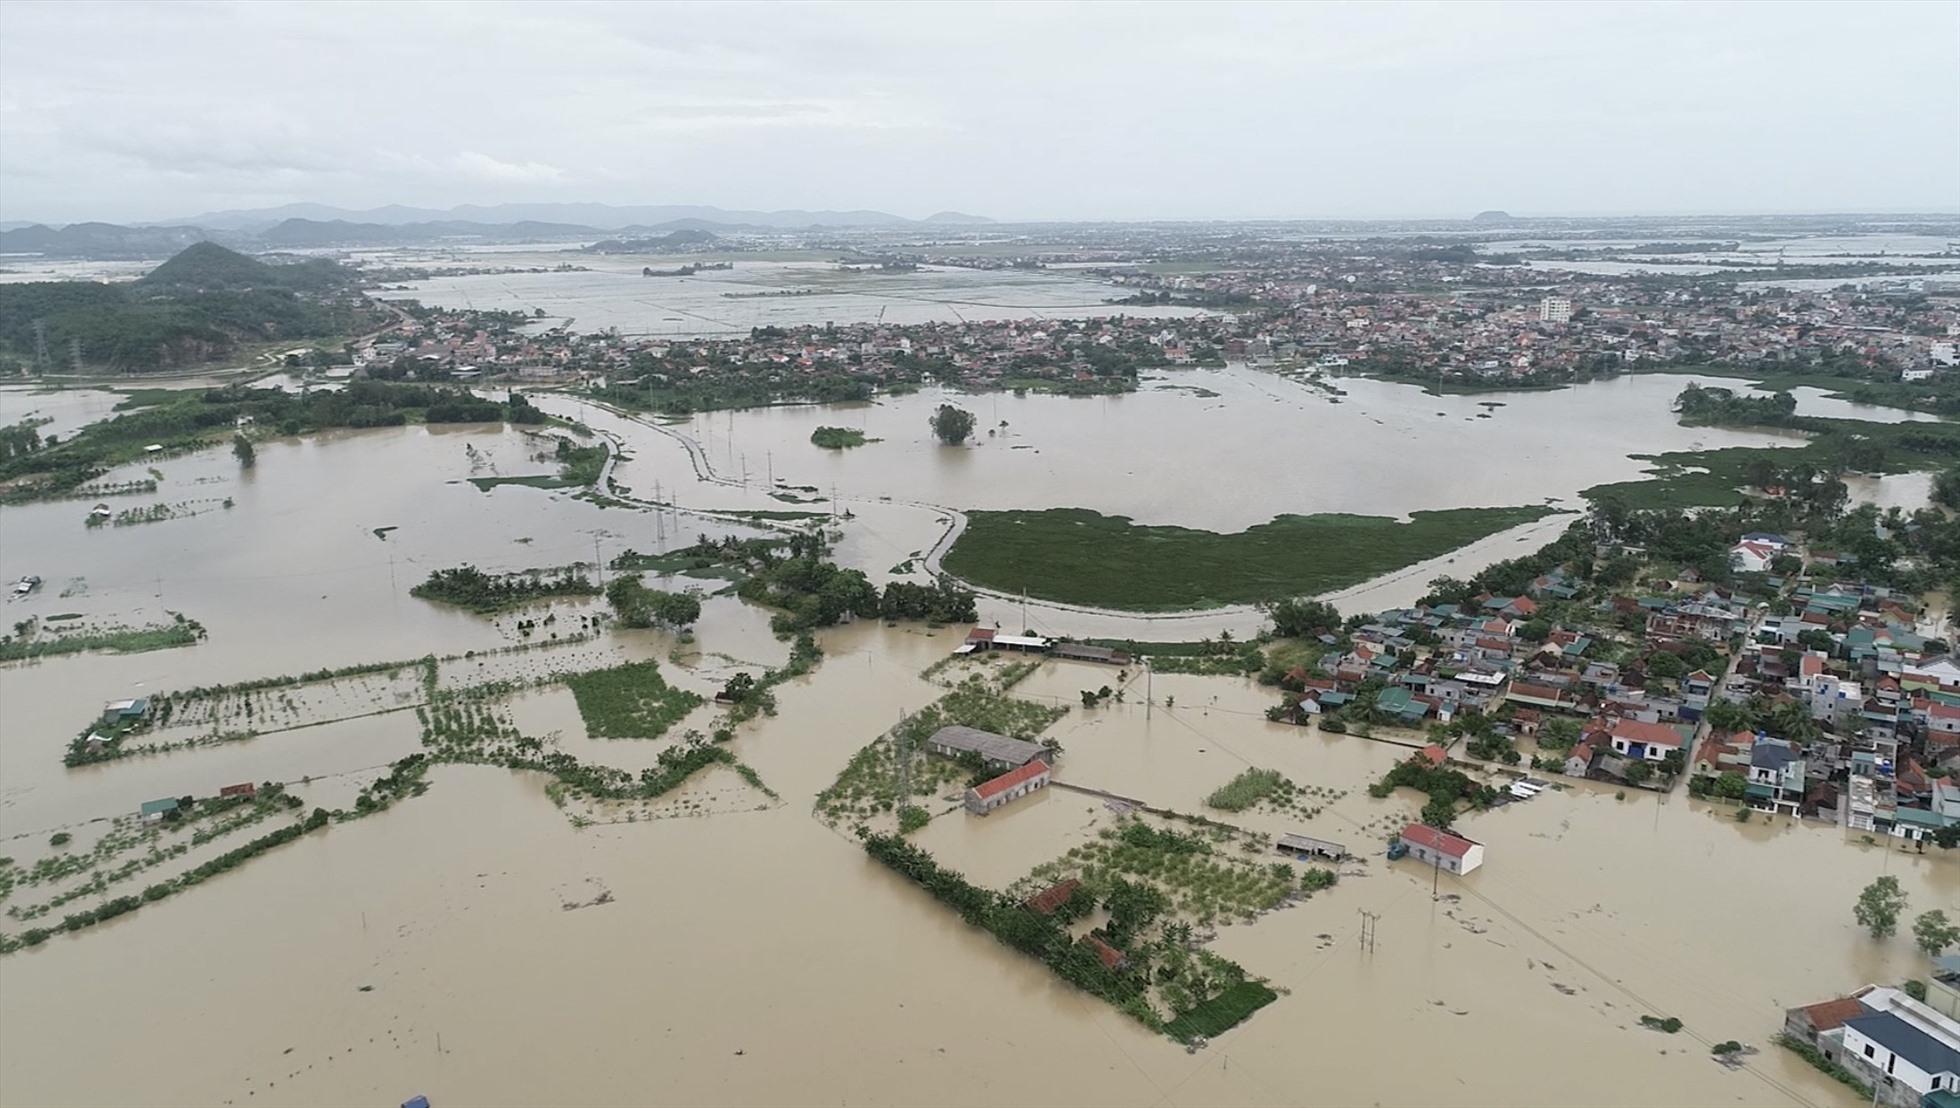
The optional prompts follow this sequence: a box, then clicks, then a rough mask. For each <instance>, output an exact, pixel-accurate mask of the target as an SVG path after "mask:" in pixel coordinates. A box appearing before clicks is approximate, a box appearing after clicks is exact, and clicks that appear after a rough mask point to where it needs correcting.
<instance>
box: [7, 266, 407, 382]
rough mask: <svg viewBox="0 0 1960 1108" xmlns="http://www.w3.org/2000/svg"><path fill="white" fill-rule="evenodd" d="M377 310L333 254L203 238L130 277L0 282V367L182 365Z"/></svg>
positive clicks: (318, 335)
mask: <svg viewBox="0 0 1960 1108" xmlns="http://www.w3.org/2000/svg"><path fill="white" fill-rule="evenodd" d="M381 318H382V316H381V314H380V313H379V312H378V310H377V309H374V308H372V307H371V306H369V305H367V303H366V302H365V300H364V299H363V298H362V297H361V296H360V294H359V293H358V292H357V291H355V290H354V288H353V282H352V279H351V275H350V274H349V272H348V271H347V270H345V269H343V268H342V267H340V266H338V265H335V264H334V263H333V262H330V261H326V260H324V259H312V260H308V261H302V262H294V263H290V264H268V263H266V262H263V261H260V260H258V259H256V258H248V257H246V256H245V255H243V254H240V253H237V252H236V251H233V250H227V249H226V248H224V247H222V246H219V245H217V244H216V243H211V242H200V243H196V244H194V245H192V246H190V247H187V248H186V249H184V250H183V251H182V252H181V253H179V254H177V256H175V257H173V258H171V259H170V260H169V261H167V262H164V263H163V264H162V265H160V266H158V267H157V268H156V269H154V270H152V271H151V272H150V273H149V274H148V275H146V276H144V277H143V278H142V279H141V280H138V281H135V282H133V283H127V284H99V283H96V282H92V281H38V282H30V283H25V284H0V372H14V371H18V370H20V369H22V368H27V369H37V370H45V371H48V372H59V373H74V372H77V371H78V370H79V371H81V372H91V373H93V372H108V373H159V372H165V371H171V370H181V369H188V368H194V367H197V366H201V365H206V364H209V363H211V362H214V361H219V360H222V359H226V358H230V357H233V356H235V355H238V354H239V353H240V352H241V351H242V350H243V349H244V348H245V347H247V346H249V345H250V344H252V343H259V342H287V341H293V340H306V339H324V338H331V337H335V336H339V335H351V334H355V333H358V332H360V331H362V330H366V329H369V328H370V327H372V326H376V325H378V321H379V320H380V319H381ZM37 321H39V323H40V326H41V328H42V331H43V335H44V338H45V350H46V361H45V362H43V361H41V357H40V354H39V351H38V349H37V343H36V337H35V325H36V322H37ZM77 352H79V354H80V356H81V364H80V366H79V367H78V366H77V365H76V364H75V356H76V354H77Z"/></svg>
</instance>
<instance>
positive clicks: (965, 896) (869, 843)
mask: <svg viewBox="0 0 1960 1108" xmlns="http://www.w3.org/2000/svg"><path fill="white" fill-rule="evenodd" d="M857 834H858V837H859V838H860V839H862V840H863V841H864V851H865V853H866V854H869V855H870V856H871V857H872V858H873V859H875V860H877V861H878V862H879V863H880V864H882V865H884V866H886V867H888V868H889V869H891V870H892V871H893V872H895V873H897V874H898V875H899V876H901V877H904V878H906V879H907V880H910V881H912V882H913V883H914V884H916V885H918V886H919V887H920V888H922V889H924V890H925V891H926V892H928V893H930V894H931V895H932V896H933V898H934V899H936V900H938V901H940V902H941V903H943V904H945V905H947V906H949V907H951V908H952V909H954V910H955V911H957V912H959V914H960V918H961V919H963V920H965V921H966V922H967V923H968V924H971V925H972V926H974V927H978V928H981V929H983V930H985V931H987V932H988V933H989V934H991V935H993V936H994V938H996V939H998V940H1000V941H1001V942H1002V943H1003V944H1005V945H1007V946H1010V947H1013V948H1014V949H1016V950H1018V951H1020V952H1021V953H1023V954H1026V955H1028V956H1030V957H1033V958H1038V959H1040V960H1041V961H1042V962H1045V963H1046V964H1047V965H1048V968H1049V969H1051V970H1053V971H1054V972H1055V974H1056V976H1058V977H1060V978H1061V979H1062V980H1064V981H1067V982H1068V983H1069V984H1071V985H1074V986H1075V987H1076V988H1079V989H1081V990H1083V991H1084V992H1087V993H1091V994H1093V995H1095V996H1099V997H1102V998H1103V999H1104V1000H1107V1001H1109V1002H1110V1003H1112V1004H1115V1005H1117V1006H1119V1007H1121V1008H1123V1010H1124V1011H1126V1012H1128V1013H1130V1014H1131V1015H1133V1016H1135V1017H1136V1018H1138V1019H1139V1020H1142V1021H1143V1022H1145V1023H1146V1024H1147V1025H1149V1026H1151V1027H1153V1028H1157V1027H1161V1025H1162V1020H1161V1019H1160V1018H1159V1017H1158V1016H1157V1015H1156V1013H1155V1012H1154V1011H1153V1010H1152V1009H1151V1008H1150V1006H1149V1004H1148V1002H1147V1001H1145V999H1144V997H1143V985H1142V983H1141V982H1140V981H1138V980H1137V979H1136V977H1135V976H1134V975H1131V974H1128V973H1125V972H1123V971H1121V970H1112V969H1110V968H1108V967H1107V966H1105V965H1103V964H1102V960H1101V959H1100V958H1098V957H1096V955H1095V953H1094V952H1093V951H1091V950H1090V949H1089V948H1088V947H1086V946H1084V945H1083V944H1081V943H1078V942H1076V941H1075V940H1074V938H1073V937H1072V936H1071V935H1070V934H1069V931H1068V928H1067V926H1066V925H1065V923H1064V921H1063V920H1061V919H1060V918H1059V915H1060V914H1059V913H1057V914H1056V915H1052V916H1043V915H1041V914H1040V913H1037V912H1033V911H1030V910H1028V908H1027V907H1026V906H1024V905H1023V904H1021V903H1020V902H1019V901H1017V900H1015V899H1014V898H1013V897H1010V896H1007V895H1005V894H1002V893H997V892H993V891H991V890H988V889H983V888H980V887H979V886H977V885H974V884H973V883H972V882H970V881H968V880H967V879H966V878H965V877H963V876H961V875H960V874H959V873H957V872H955V871H953V870H949V869H946V868H944V867H942V866H940V865H939V863H938V862H937V861H935V860H934V859H933V857H932V855H930V854H928V853H926V852H925V851H923V850H920V849H919V848H918V847H915V846H913V845H912V844H911V843H908V842H906V841H905V840H904V839H903V838H901V837H900V836H898V835H883V834H874V833H872V832H871V831H870V829H868V828H866V827H862V826H860V827H859V828H858V829H857ZM1128 887H1129V888H1130V889H1132V890H1134V889H1137V888H1140V887H1139V886H1128ZM1151 891H1152V892H1155V890H1151ZM1158 895H1159V896H1161V895H1162V894H1158ZM1118 908H1120V909H1121V910H1122V911H1123V912H1124V917H1123V918H1124V919H1125V920H1127V921H1128V922H1129V923H1131V924H1132V925H1135V924H1136V922H1137V920H1138V919H1139V918H1140V916H1141V915H1143V914H1145V913H1147V912H1148V910H1149V905H1148V904H1147V903H1144V898H1142V897H1133V896H1130V895H1128V894H1127V893H1126V894H1125V895H1124V896H1123V897H1122V898H1121V899H1119V900H1117V901H1116V902H1115V904H1114V905H1113V906H1112V907H1111V913H1112V916H1114V914H1115V912H1116V911H1117V910H1118ZM1159 910H1160V911H1161V908H1160V909H1159ZM1111 945H1113V946H1114V945H1117V944H1116V943H1115V942H1113V941H1112V943H1111Z"/></svg>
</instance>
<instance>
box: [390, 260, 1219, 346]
mask: <svg viewBox="0 0 1960 1108" xmlns="http://www.w3.org/2000/svg"><path fill="white" fill-rule="evenodd" d="M732 257H733V258H734V266H735V268H733V269H731V270H713V271H709V272H706V273H701V274H697V275H695V276H692V277H644V276H641V273H640V271H641V270H642V269H643V268H653V269H672V268H675V267H676V266H679V265H681V264H685V263H686V262H689V261H699V260H701V259H700V258H690V257H687V256H682V257H678V258H676V257H671V256H660V257H656V256H642V255H596V254H592V255H588V254H574V253H566V252H562V251H557V252H548V253H541V254H538V255H536V256H534V257H533V256H523V255H504V256H499V257H498V258H497V259H496V260H497V262H498V263H499V264H504V265H511V266H519V265H536V266H553V265H560V264H564V263H566V262H568V261H569V262H572V263H574V264H577V265H580V266H585V267H587V268H586V269H585V270H582V271H578V272H562V273H550V272H547V273H515V274H480V275H474V276H466V277H435V278H430V279H427V280H422V281H410V282H406V283H405V284H404V285H402V286H400V287H399V288H397V287H395V286H390V287H389V289H387V290H385V291H380V292H376V293H375V294H374V295H376V296H379V297H381V298H383V299H388V298H396V299H411V300H420V301H421V302H423V303H424V304H429V305H431V306H436V307H445V308H475V309H479V310H486V311H487V310H500V311H520V312H525V313H527V314H528V313H533V312H536V311H540V310H542V311H543V312H544V317H543V318H544V320H546V321H550V322H558V321H563V320H575V321H576V325H577V329H578V330H580V331H605V330H609V329H613V328H617V329H618V330H619V332H620V333H622V334H627V335H660V336H671V337H675V338H681V337H689V338H694V337H704V336H705V337H715V336H729V335H747V334H748V333H749V331H750V330H751V329H752V328H755V327H767V326H778V327H797V326H804V325H807V324H813V323H891V324H915V323H961V322H966V323H973V322H980V321H983V320H1005V319H1080V318H1086V317H1093V316H1110V315H1127V316H1131V317H1141V318H1152V319H1167V318H1172V317H1179V316H1191V315H1198V314H1201V313H1199V312H1198V311H1196V310H1195V309H1191V308H1180V307H1170V306H1147V307H1138V306H1134V305H1118V304H1110V303H1108V301H1109V300H1111V299H1117V298H1121V297H1123V296H1126V295H1128V292H1127V291H1126V290H1123V289H1120V288H1118V287H1117V286H1115V285H1111V284H1106V283H1104V282H1101V281H1094V280H1088V279H1085V278H1081V277H1073V276H1061V275H1057V274H1049V273H1039V272H1024V271H1017V270H973V269H961V268H951V267H932V266H925V267H921V268H920V269H918V270H917V271H915V272H909V273H877V272H855V273H846V272H842V271H840V270H839V269H838V267H837V265H836V264H835V263H833V262H827V261H777V260H770V259H766V258H764V259H753V260H752V259H750V258H748V257H746V256H744V255H739V254H738V255H733V256H732Z"/></svg>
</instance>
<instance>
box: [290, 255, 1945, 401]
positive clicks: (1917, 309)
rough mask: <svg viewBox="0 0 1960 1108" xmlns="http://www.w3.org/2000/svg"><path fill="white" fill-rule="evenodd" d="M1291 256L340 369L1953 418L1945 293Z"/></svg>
mask: <svg viewBox="0 0 1960 1108" xmlns="http://www.w3.org/2000/svg"><path fill="white" fill-rule="evenodd" d="M1282 254H1283V256H1282V259H1281V260H1277V261H1275V260H1264V261H1261V262H1259V263H1257V264H1251V263H1236V262H1234V261H1232V260H1230V259H1224V260H1219V261H1217V262H1215V263H1213V264H1211V265H1209V266H1204V267H1201V268H1202V271H1198V272H1184V271H1181V270H1182V269H1183V268H1186V267H1178V266H1173V267H1172V268H1173V269H1174V270H1179V271H1174V272H1168V273H1167V272H1160V271H1159V268H1158V267H1157V264H1156V263H1150V264H1131V265H1129V266H1112V267H1108V268H1103V269H1097V270H1095V271H1094V272H1096V273H1097V275H1099V276H1101V277H1103V278H1104V279H1106V280H1108V281H1109V282H1110V283H1111V284H1112V286H1114V287H1115V288H1117V289H1119V290H1120V289H1125V288H1130V289H1136V290H1139V291H1138V292H1137V293H1135V294H1133V295H1132V296H1131V297H1130V298H1128V299H1127V300H1120V301H1119V300H1114V299H1113V300H1112V302H1111V307H1110V310H1109V313H1108V314H1106V315H1104V316H1102V317H1100V318H1091V319H1079V320H1070V319H1035V320H1031V319H1013V320H997V321H992V320H981V319H974V320H969V321H965V322H956V323H924V324H908V325H898V324H887V323H876V322H872V323H838V324H820V325H804V326H795V327H760V328H756V329H754V330H753V331H752V333H751V334H749V335H748V336H746V337H742V338H711V339H710V338H703V339H689V338H668V337H648V336H633V335H626V334H620V333H618V332H617V331H606V332H598V333H580V332H579V331H578V330H576V329H575V328H574V327H573V326H570V325H569V324H570V322H571V321H554V320H551V319H547V318H545V317H544V316H543V309H538V310H537V313H536V315H535V316H533V315H531V314H529V313H522V312H478V311H471V310H464V309H437V308H426V307H422V306H420V305H416V304H414V303H413V302H408V303H407V304H406V307H407V308H408V309H409V311H408V312H407V314H406V315H405V316H404V318H403V320H402V322H401V323H400V324H399V325H398V326H397V327H395V328H393V329H391V330H390V331H389V332H387V333H384V334H380V335H375V336H371V337H370V338H369V339H367V340H365V341H363V342H360V343H357V344H355V345H354V346H353V347H351V348H350V349H349V351H348V352H346V353H345V354H344V355H342V357H344V358H346V359H349V360H351V362H352V364H353V365H354V366H355V367H356V369H357V370H358V371H359V372H362V373H365V374H367V375H370V376H378V377H388V378H401V377H404V376H412V377H416V378H420V379H441V380H463V381H473V380H477V379H480V378H505V379H515V380H519V381H530V382H555V383H566V382H572V381H577V382H583V383H586V384H589V385H592V386H594V387H595V388H597V389H598V390H599V395H601V396H603V397H605V398H607V399H611V400H614V401H616V402H620V403H631V402H633V401H635V400H636V399H637V400H638V401H639V402H640V403H642V404H648V403H650V404H652V405H653V406H656V407H659V408H661V409H663V410H696V409H702V408H709V407H724V406H731V405H734V404H743V403H753V402H759V400H761V399H768V398H781V399H807V400H842V399H864V398H867V397H869V396H870V395H872V393H873V391H874V390H881V389H882V390H892V389H904V388H907V387H912V386H917V385H919V384H922V383H927V382H929V381H934V380H936V381H938V382H940V383H942V384H949V385H955V386H959V387H962V388H967V389H971V390H975V391H985V390H996V389H1015V388H1019V389H1041V390H1046V391H1060V392H1066V393H1080V394H1095V393H1104V392H1120V391H1128V390H1129V389H1132V388H1134V387H1135V379H1136V377H1137V374H1138V373H1139V372H1140V371H1142V370H1147V369H1162V368H1167V367H1205V366H1219V365H1223V364H1224V361H1225V359H1233V360H1243V361H1247V362H1249V363H1251V364H1253V365H1259V366H1265V367H1269V368H1274V369H1280V370H1284V371H1297V370H1310V371H1317V372H1321V373H1325V374H1328V375H1331V376H1336V377H1338V376H1341V375H1346V374H1376V375H1384V376H1391V377H1406V378H1409V379H1412V380H1418V381H1425V382H1428V383H1431V384H1437V383H1440V384H1442V385H1446V386H1455V387H1476V388H1490V387H1518V386H1531V385H1547V384H1563V383H1571V382H1575V381H1586V380H1592V379H1595V378H1600V377H1611V376H1616V375H1619V374H1622V373H1628V372H1651V371H1660V370H1666V369H1669V368H1670V367H1687V368H1693V367H1705V366H1708V365H1710V364H1715V363H1719V364H1723V365H1730V366H1735V367H1738V369H1739V370H1740V371H1761V372H1786V373H1787V372H1804V371H1809V372H1822V373H1825V374H1827V375H1830V376H1833V377H1838V378H1842V379H1843V380H1844V382H1845V384H1844V386H1843V387H1844V388H1846V389H1852V390H1855V389H1857V388H1859V387H1871V386H1872V385H1874V384H1887V383H1889V385H1890V386H1895V387H1897V388H1899V389H1903V390H1904V391H1903V392H1902V393H1894V394H1893V395H1892V400H1893V401H1894V402H1896V401H1897V400H1898V399H1899V398H1900V396H1904V397H1906V398H1909V399H1910V398H1917V402H1918V406H1922V407H1925V408H1926V409H1927V410H1933V411H1941V412H1951V411H1953V410H1955V407H1956V405H1960V400H1956V398H1955V394H1953V392H1952V390H1951V389H1950V388H1948V387H1946V386H1947V385H1948V384H1950V382H1951V381H1953V380H1955V379H1960V375H1956V373H1955V367H1956V365H1960V308H1956V306H1955V302H1954V301H1953V299H1952V298H1951V297H1950V296H1942V295H1930V296H1929V295H1928V293H1929V292H1931V293H1937V291H1938V289H1937V288H1936V287H1935V286H1936V285H1937V283H1938V282H1937V279H1932V278H1929V279H1926V280H1919V279H1904V278H1902V279H1900V281H1899V282H1895V283H1894V284H1891V285H1885V286H1882V287H1872V288H1863V287H1860V286H1857V285H1854V284H1846V285H1842V286H1839V287H1836V288H1829V289H1813V288H1792V287H1763V288H1740V287H1738V286H1737V285H1736V283H1735V280H1734V278H1733V277H1732V276H1725V275H1717V276H1713V277H1706V278H1699V279H1688V278H1685V277H1682V278H1669V279H1667V280H1655V279H1651V278H1647V277H1644V276H1640V275H1632V276H1602V275H1594V274H1579V273H1570V272H1561V271H1558V270H1548V269H1526V268H1522V267H1517V266H1493V265H1489V264H1485V263H1484V262H1482V261H1480V260H1479V256H1478V255H1477V254H1476V252H1475V251H1474V250H1472V249H1470V248H1469V247H1456V248H1449V249H1443V250H1428V251H1425V250H1422V249H1417V250H1414V251H1413V252H1412V251H1411V250H1410V249H1408V248H1406V247H1403V248H1387V247H1382V246H1379V245H1376V244H1370V243H1367V242H1362V243H1356V244H1352V245H1349V246H1344V247H1342V248H1340V249H1338V250H1336V249H1331V248H1326V247H1318V248H1306V247H1302V248H1300V250H1299V251H1298V252H1297V254H1298V255H1304V257H1302V256H1297V255H1296V252H1293V251H1286V252H1282ZM936 260H937V261H940V262H944V261H945V260H946V259H936ZM953 260H955V261H957V260H958V259H953ZM734 264H735V265H736V266H737V269H738V271H739V265H740V263H739V262H738V263H734ZM908 264H910V263H908ZM790 291H796V290H790ZM755 295H763V294H761V293H758V294H755ZM1129 303H1137V304H1173V305H1179V304H1181V305H1189V306H1191V307H1192V308H1194V309H1195V310H1198V311H1199V314H1195V315H1190V316H1185V317H1169V318H1152V317H1149V316H1139V315H1126V314H1123V307H1124V305H1125V304H1129ZM296 364H298V363H296ZM343 364H345V363H343Z"/></svg>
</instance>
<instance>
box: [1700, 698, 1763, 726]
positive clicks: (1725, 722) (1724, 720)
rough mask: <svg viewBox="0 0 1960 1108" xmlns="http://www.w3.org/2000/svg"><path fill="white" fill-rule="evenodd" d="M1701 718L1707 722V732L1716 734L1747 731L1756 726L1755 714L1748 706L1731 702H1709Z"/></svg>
mask: <svg viewBox="0 0 1960 1108" xmlns="http://www.w3.org/2000/svg"><path fill="white" fill-rule="evenodd" d="M1703 718H1704V719H1706V720H1708V727H1709V730H1711V731H1714V732H1716V733H1718V734H1721V733H1727V732H1733V731H1747V730H1749V729H1750V728H1752V727H1754V726H1756V713H1755V712H1753V711H1750V709H1749V706H1748V705H1746V704H1738V703H1736V702H1735V701H1733V700H1713V701H1710V702H1709V704H1708V711H1707V712H1705V713H1703Z"/></svg>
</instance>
